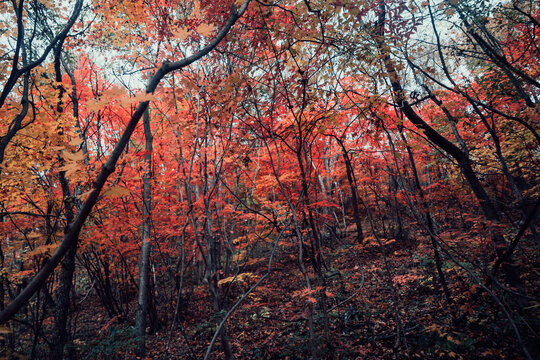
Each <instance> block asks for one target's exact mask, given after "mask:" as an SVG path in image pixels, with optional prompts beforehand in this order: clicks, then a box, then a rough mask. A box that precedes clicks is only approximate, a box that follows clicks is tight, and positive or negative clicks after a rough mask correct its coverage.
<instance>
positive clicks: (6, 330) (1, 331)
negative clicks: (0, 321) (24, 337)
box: [0, 326, 13, 335]
mask: <svg viewBox="0 0 540 360" xmlns="http://www.w3.org/2000/svg"><path fill="white" fill-rule="evenodd" d="M12 332H13V330H11V329H10V328H8V327H5V326H0V334H4V335H5V334H11V333H12Z"/></svg>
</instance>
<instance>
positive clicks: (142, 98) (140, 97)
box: [119, 93, 155, 106]
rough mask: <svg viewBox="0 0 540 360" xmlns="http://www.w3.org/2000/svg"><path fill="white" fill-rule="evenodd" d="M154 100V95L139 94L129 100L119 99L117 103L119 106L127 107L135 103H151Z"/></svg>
mask: <svg viewBox="0 0 540 360" xmlns="http://www.w3.org/2000/svg"><path fill="white" fill-rule="evenodd" d="M154 99H155V97H154V94H147V93H140V94H137V95H135V96H133V97H130V98H124V99H121V100H120V101H119V103H120V105H121V106H129V105H131V104H133V103H136V102H144V101H152V100H154Z"/></svg>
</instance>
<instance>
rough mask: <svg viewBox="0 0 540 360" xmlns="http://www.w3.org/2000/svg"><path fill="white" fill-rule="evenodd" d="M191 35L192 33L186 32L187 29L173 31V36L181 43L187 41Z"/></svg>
mask: <svg viewBox="0 0 540 360" xmlns="http://www.w3.org/2000/svg"><path fill="white" fill-rule="evenodd" d="M190 33H191V31H190V30H186V29H185V28H180V29H178V30H176V31H173V35H174V36H175V37H176V39H177V40H180V41H184V40H186V39H187V38H188V36H189V34H190Z"/></svg>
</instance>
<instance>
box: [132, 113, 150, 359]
mask: <svg viewBox="0 0 540 360" xmlns="http://www.w3.org/2000/svg"><path fill="white" fill-rule="evenodd" d="M143 125H144V137H145V139H146V146H145V149H146V154H145V155H144V164H145V167H146V169H145V173H144V176H143V209H142V215H143V220H142V245H141V255H140V258H139V295H138V298H137V313H136V319H135V330H136V332H137V338H138V343H137V347H136V350H135V354H136V355H137V356H140V357H143V356H144V355H145V354H146V316H147V314H148V304H149V296H150V252H151V251H152V244H151V241H150V240H151V239H150V222H151V206H152V204H151V200H152V192H151V190H152V187H151V184H150V180H151V178H152V141H153V138H152V130H151V129H150V115H149V113H148V109H147V110H146V112H145V113H144V116H143Z"/></svg>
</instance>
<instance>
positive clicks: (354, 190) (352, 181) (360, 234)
mask: <svg viewBox="0 0 540 360" xmlns="http://www.w3.org/2000/svg"><path fill="white" fill-rule="evenodd" d="M336 140H337V142H338V144H339V146H341V150H342V151H343V153H342V155H343V161H344V162H345V170H346V171H347V180H348V182H349V188H350V189H351V197H352V205H353V214H354V222H355V223H356V241H357V242H358V244H362V243H363V242H364V231H363V230H362V219H361V218H360V209H359V208H358V187H357V184H356V177H355V175H354V168H353V167H352V163H351V158H350V156H349V152H348V151H347V149H346V148H345V144H343V141H342V140H341V139H338V138H337V137H336Z"/></svg>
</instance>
